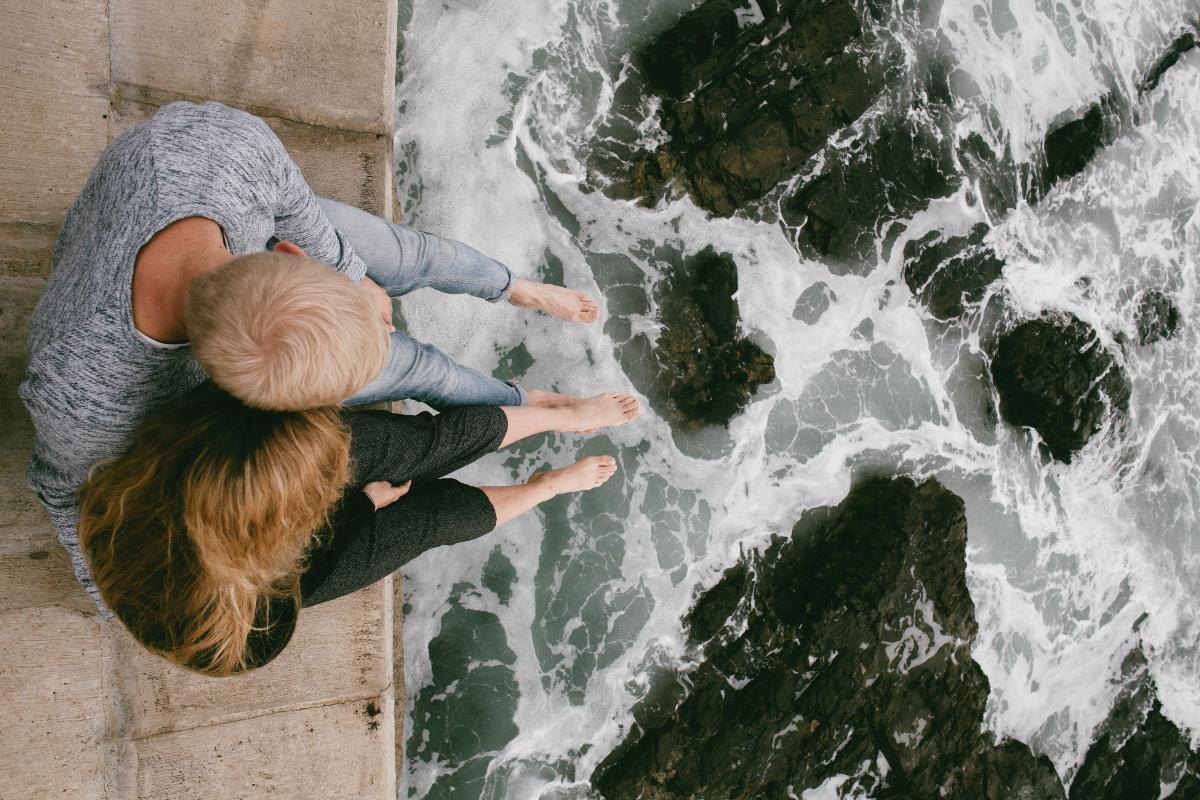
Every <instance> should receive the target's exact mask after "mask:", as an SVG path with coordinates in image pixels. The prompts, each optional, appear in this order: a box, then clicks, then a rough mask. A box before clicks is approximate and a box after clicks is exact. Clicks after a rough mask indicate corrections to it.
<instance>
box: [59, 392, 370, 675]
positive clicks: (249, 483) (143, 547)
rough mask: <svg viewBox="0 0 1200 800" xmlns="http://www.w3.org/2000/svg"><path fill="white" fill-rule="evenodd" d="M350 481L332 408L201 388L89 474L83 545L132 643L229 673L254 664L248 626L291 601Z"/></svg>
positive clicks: (295, 601) (345, 444) (264, 622)
mask: <svg viewBox="0 0 1200 800" xmlns="http://www.w3.org/2000/svg"><path fill="white" fill-rule="evenodd" d="M348 480H349V432H348V430H347V429H346V427H345V424H344V423H343V421H342V419H341V416H340V415H339V413H338V411H337V409H334V408H320V409H315V410H310V411H303V412H277V411H265V410H261V409H254V408H249V407H247V406H245V405H243V404H242V403H240V402H238V401H237V400H236V399H235V398H232V397H230V396H229V395H228V394H226V393H225V392H223V391H221V390H220V389H219V388H217V387H216V386H214V385H213V384H211V383H207V384H204V385H202V386H201V387H199V388H198V389H196V390H195V391H193V392H191V393H190V394H189V395H188V396H186V397H185V398H184V399H183V400H181V401H179V402H178V403H176V404H174V405H172V406H171V407H170V408H169V409H165V410H163V411H159V412H156V413H153V414H151V415H150V416H149V417H148V418H147V419H146V420H145V421H144V422H143V423H142V424H141V426H140V427H139V429H138V433H137V435H136V437H135V440H134V442H133V445H132V446H131V447H130V449H129V450H128V451H127V452H126V453H125V454H124V455H122V456H120V457H119V458H117V459H115V460H113V461H112V462H110V463H108V464H107V465H105V466H104V467H102V468H100V469H98V470H96V471H95V472H94V474H92V475H91V476H89V477H88V479H87V481H86V482H85V483H84V484H83V486H82V488H81V489H80V524H79V540H80V544H81V546H82V548H83V552H84V553H85V554H86V556H87V559H88V562H89V564H90V566H91V571H92V576H93V578H94V580H95V581H96V585H97V587H98V589H99V590H100V596H101V597H102V598H103V600H104V602H105V603H106V604H107V605H108V607H109V608H110V609H112V611H113V613H114V614H116V616H117V618H118V619H120V620H121V622H122V623H123V624H124V625H125V627H126V628H128V629H129V631H130V633H131V634H133V637H134V638H135V639H137V640H138V641H139V642H140V643H141V644H142V645H144V646H145V647H147V648H148V649H150V650H151V651H153V652H156V653H158V654H160V655H162V656H164V657H165V658H167V659H168V660H170V661H172V662H174V663H176V664H179V665H180V666H184V667H187V668H188V669H192V670H195V671H197V672H201V673H204V674H206V675H218V676H219V675H231V674H233V673H236V672H240V671H243V670H245V669H247V668H249V667H252V666H255V665H254V664H252V663H251V661H252V656H253V653H252V652H251V649H252V648H251V646H250V644H248V642H249V639H250V635H251V632H252V630H256V629H258V630H261V629H262V628H263V626H270V625H271V624H272V620H271V619H270V615H271V613H273V611H275V610H278V609H279V608H280V607H281V603H282V605H283V606H287V605H288V604H289V603H290V604H291V606H292V610H293V611H294V610H295V609H296V608H298V607H299V601H300V598H299V575H300V572H301V570H302V568H303V561H304V556H305V552H306V549H307V547H308V545H309V544H310V542H311V540H312V537H313V535H314V534H315V533H316V532H317V531H318V530H319V529H320V527H321V526H322V525H323V524H325V523H326V522H327V519H328V514H329V511H330V510H331V508H332V507H333V506H334V504H335V503H336V502H337V501H338V499H339V497H340V496H341V491H342V489H343V488H344V487H345V485H346V483H347V481H348ZM292 619H293V621H294V614H293V617H292Z"/></svg>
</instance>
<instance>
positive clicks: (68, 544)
mask: <svg viewBox="0 0 1200 800" xmlns="http://www.w3.org/2000/svg"><path fill="white" fill-rule="evenodd" d="M34 489H35V491H36V493H37V496H38V500H40V501H41V503H42V506H43V507H44V508H45V509H46V512H47V514H48V515H49V517H50V523H51V524H52V525H53V526H54V532H55V533H56V534H57V535H58V541H59V543H60V544H62V546H63V548H64V549H65V550H66V551H67V554H68V555H69V556H70V558H71V568H72V570H74V572H75V577H76V579H78V580H79V582H80V583H81V584H82V585H83V588H84V591H86V592H87V594H88V597H90V598H91V599H92V602H94V603H95V604H96V608H98V609H99V610H100V614H101V616H103V617H106V618H108V619H113V618H114V615H113V613H112V611H111V610H110V609H109V607H108V606H106V605H105V604H104V601H103V600H102V599H101V598H100V590H99V589H98V588H97V587H96V582H95V581H94V580H92V572H91V570H90V569H89V568H88V563H87V559H86V558H85V557H84V555H83V550H82V548H81V547H80V546H79V505H78V503H77V502H76V499H75V495H74V493H73V492H59V491H55V490H53V489H50V488H48V487H45V486H36V485H35V486H34Z"/></svg>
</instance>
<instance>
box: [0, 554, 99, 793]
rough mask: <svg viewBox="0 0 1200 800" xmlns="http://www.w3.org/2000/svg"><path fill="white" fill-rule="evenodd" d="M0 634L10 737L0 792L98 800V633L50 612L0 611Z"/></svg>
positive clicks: (0, 692) (74, 616) (83, 620)
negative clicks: (95, 798)
mask: <svg viewBox="0 0 1200 800" xmlns="http://www.w3.org/2000/svg"><path fill="white" fill-rule="evenodd" d="M6 577H7V576H6ZM0 630H3V631H5V635H4V637H3V648H4V657H3V658H2V659H0V697H3V698H5V700H4V716H5V719H4V727H5V729H6V731H9V732H12V733H6V734H5V735H4V736H0V765H2V771H3V776H4V777H3V784H2V787H0V792H2V794H3V796H4V797H5V798H11V800H18V799H20V800H24V798H30V799H31V800H32V798H46V797H71V798H88V797H104V796H105V793H104V784H105V780H106V769H105V766H106V746H105V738H106V737H105V718H104V714H103V713H96V712H97V711H100V710H102V709H103V708H104V684H103V679H104V676H103V673H102V672H101V670H100V669H98V665H99V663H100V661H101V651H102V648H103V642H102V640H101V632H100V627H99V626H98V625H97V624H96V621H95V619H94V618H89V617H87V616H85V615H84V614H81V613H79V612H78V611H70V610H67V609H63V608H56V607H49V608H24V609H16V610H9V611H0ZM13 734H15V735H13Z"/></svg>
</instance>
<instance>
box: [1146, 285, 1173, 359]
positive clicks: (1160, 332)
mask: <svg viewBox="0 0 1200 800" xmlns="http://www.w3.org/2000/svg"><path fill="white" fill-rule="evenodd" d="M1136 319H1137V332H1138V338H1137V342H1138V344H1139V345H1141V346H1143V347H1144V346H1145V345H1148V344H1154V343H1155V342H1157V341H1158V340H1160V339H1170V338H1171V337H1172V336H1174V335H1175V332H1176V331H1177V330H1178V329H1179V322H1180V315H1179V309H1178V308H1176V307H1175V304H1174V303H1172V302H1171V298H1169V297H1167V296H1166V295H1165V294H1163V293H1162V292H1159V291H1156V290H1153V289H1151V290H1150V291H1147V292H1144V293H1143V294H1142V298H1141V299H1140V300H1139V301H1138V307H1137V317H1136Z"/></svg>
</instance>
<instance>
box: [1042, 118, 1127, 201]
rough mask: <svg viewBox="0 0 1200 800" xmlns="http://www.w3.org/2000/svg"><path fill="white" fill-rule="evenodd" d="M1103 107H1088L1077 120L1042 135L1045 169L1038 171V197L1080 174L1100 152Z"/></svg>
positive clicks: (1103, 141)
mask: <svg viewBox="0 0 1200 800" xmlns="http://www.w3.org/2000/svg"><path fill="white" fill-rule="evenodd" d="M1104 117H1105V114H1104V104H1103V103H1096V104H1094V105H1092V106H1090V107H1089V108H1088V110H1087V112H1086V113H1084V114H1083V115H1082V116H1081V117H1078V118H1076V119H1072V120H1070V121H1069V122H1066V123H1064V124H1062V125H1059V126H1058V127H1056V128H1053V129H1052V130H1051V131H1050V132H1049V133H1047V134H1046V140H1045V142H1044V144H1043V146H1042V149H1043V152H1044V153H1045V161H1046V165H1045V168H1044V169H1043V170H1042V178H1041V187H1040V190H1041V194H1042V195H1044V194H1045V193H1046V192H1047V191H1049V190H1050V187H1052V186H1053V185H1054V184H1056V183H1058V182H1059V181H1062V180H1066V179H1067V178H1071V177H1074V176H1075V175H1078V174H1079V173H1080V172H1083V170H1084V167H1086V166H1087V165H1088V164H1090V163H1091V161H1092V159H1093V158H1095V156H1096V153H1097V152H1099V150H1100V148H1101V147H1103V146H1104V145H1105V144H1107V143H1108V140H1109V138H1110V137H1109V136H1108V135H1106V131H1105V122H1104Z"/></svg>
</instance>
